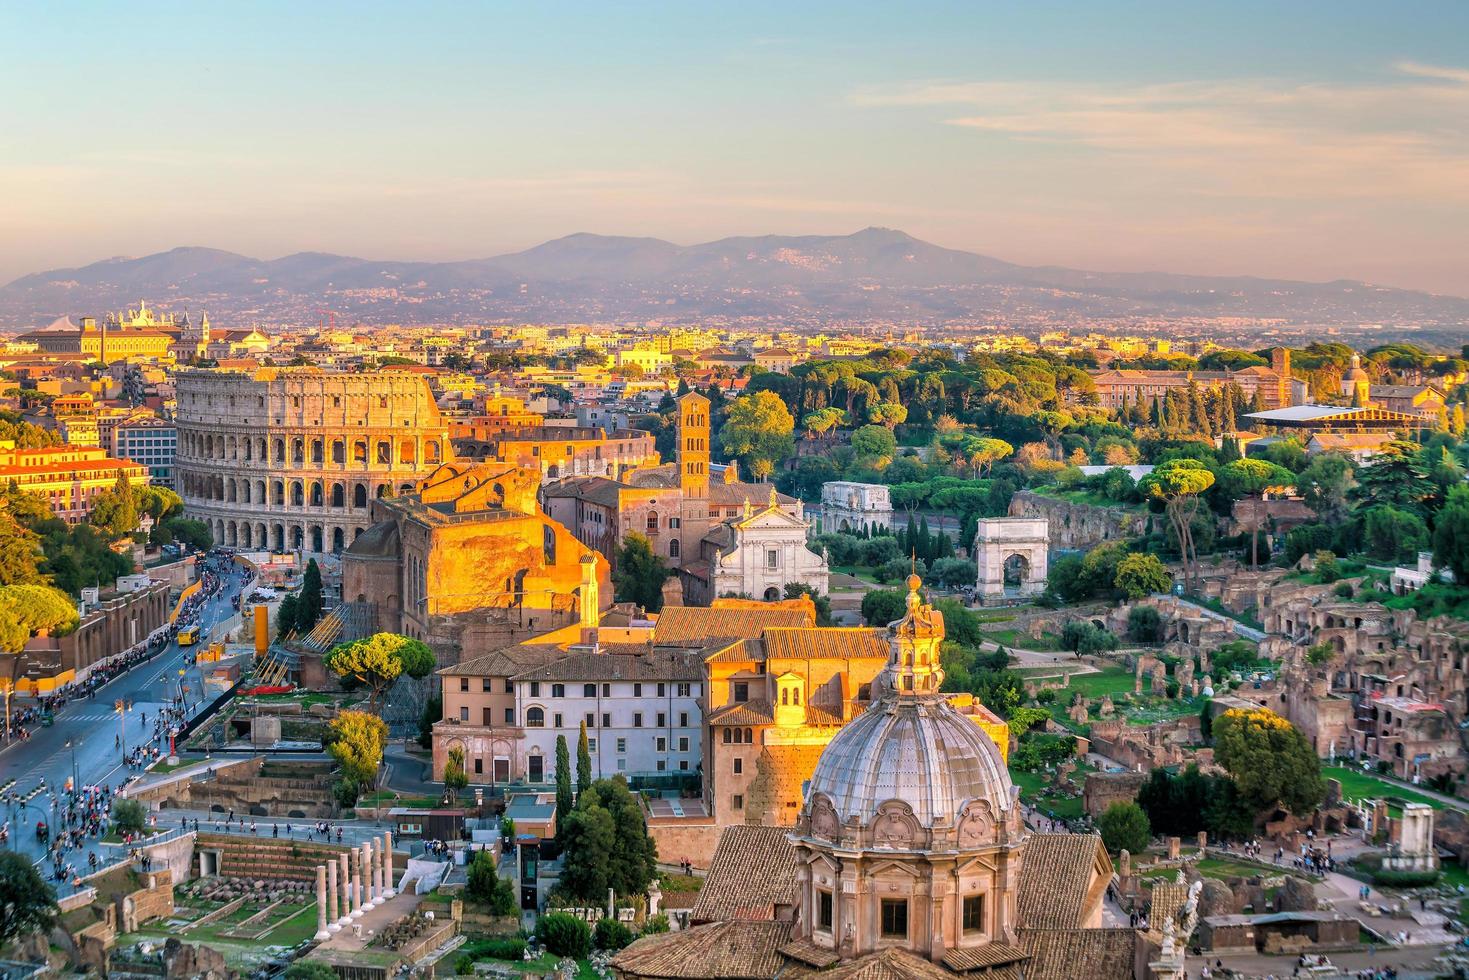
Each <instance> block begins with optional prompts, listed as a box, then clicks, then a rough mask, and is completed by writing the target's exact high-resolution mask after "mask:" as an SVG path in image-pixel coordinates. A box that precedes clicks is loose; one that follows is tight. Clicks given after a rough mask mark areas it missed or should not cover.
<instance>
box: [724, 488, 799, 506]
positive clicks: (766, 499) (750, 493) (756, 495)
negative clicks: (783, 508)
mask: <svg viewBox="0 0 1469 980" xmlns="http://www.w3.org/2000/svg"><path fill="white" fill-rule="evenodd" d="M775 499H776V502H777V503H782V504H786V505H790V504H794V503H795V502H796V498H795V497H788V496H786V495H785V494H783V493H777V494H776V495H775ZM747 500H748V501H749V502H750V506H751V507H768V506H769V505H770V484H768V483H713V482H711V483H710V484H709V501H710V503H715V504H721V505H725V506H728V505H730V504H743V503H744V502H745V501H747Z"/></svg>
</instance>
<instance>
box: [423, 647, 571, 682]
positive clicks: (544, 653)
mask: <svg viewBox="0 0 1469 980" xmlns="http://www.w3.org/2000/svg"><path fill="white" fill-rule="evenodd" d="M564 656H566V651H565V650H563V649H561V648H560V647H557V646H551V645H550V644H529V645H521V646H511V647H506V648H505V649H503V650H493V651H491V652H490V653H487V654H485V655H484V656H482V657H475V658H474V659H472V660H461V661H460V662H459V663H457V664H454V665H453V666H450V667H444V668H441V669H440V670H438V671H436V673H437V674H438V675H439V676H440V677H466V676H468V677H511V676H513V675H515V674H518V673H519V672H521V671H522V670H526V669H528V668H530V667H534V666H536V665H538V664H544V663H549V662H550V661H552V660H555V659H556V658H558V657H564Z"/></svg>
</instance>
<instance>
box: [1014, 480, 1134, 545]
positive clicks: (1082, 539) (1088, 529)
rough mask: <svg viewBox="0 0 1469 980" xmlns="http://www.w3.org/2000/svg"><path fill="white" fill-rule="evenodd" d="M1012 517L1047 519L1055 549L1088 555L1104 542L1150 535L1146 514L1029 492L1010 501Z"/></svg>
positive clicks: (1016, 495)
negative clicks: (1086, 553) (1082, 552)
mask: <svg viewBox="0 0 1469 980" xmlns="http://www.w3.org/2000/svg"><path fill="white" fill-rule="evenodd" d="M1009 516H1011V517H1035V518H1044V519H1045V521H1046V527H1047V530H1048V532H1049V535H1050V544H1051V548H1052V549H1061V550H1074V551H1089V550H1091V549H1092V548H1095V547H1096V546H1097V545H1099V544H1101V543H1102V542H1104V541H1119V540H1123V539H1126V538H1136V537H1140V536H1141V535H1144V534H1146V533H1148V524H1149V515H1148V513H1147V512H1146V511H1129V510H1123V509H1121V508H1114V507H1096V506H1093V505H1091V504H1079V503H1072V502H1071V501H1069V500H1061V499H1059V498H1056V497H1047V496H1045V495H1044V494H1039V493H1035V492H1033V491H1030V490H1021V491H1019V492H1018V493H1016V494H1015V495H1014V496H1013V497H1011V498H1010V511H1009Z"/></svg>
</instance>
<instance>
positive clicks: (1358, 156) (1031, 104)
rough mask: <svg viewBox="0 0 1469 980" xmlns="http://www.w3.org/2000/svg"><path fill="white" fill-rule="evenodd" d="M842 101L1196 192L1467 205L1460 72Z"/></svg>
mask: <svg viewBox="0 0 1469 980" xmlns="http://www.w3.org/2000/svg"><path fill="white" fill-rule="evenodd" d="M852 101H853V102H854V103H855V104H857V105H859V106H864V107H869V108H875V109H876V108H902V107H908V108H914V109H918V110H920V111H925V112H931V113H933V114H935V115H936V117H937V118H936V121H940V122H942V123H944V124H946V125H949V126H954V127H959V128H963V129H969V130H974V131H976V132H981V133H985V134H988V135H990V136H992V137H995V138H999V139H1004V140H1007V141H1011V142H1014V143H1017V144H1029V145H1037V144H1041V145H1049V146H1051V147H1053V148H1062V149H1065V148H1070V149H1071V150H1073V151H1076V152H1085V153H1089V154H1092V155H1093V156H1094V157H1095V158H1096V159H1097V161H1098V162H1101V163H1106V162H1114V163H1116V164H1118V165H1121V166H1126V167H1128V168H1132V169H1133V170H1134V171H1135V172H1139V173H1151V174H1154V175H1157V176H1158V178H1159V179H1161V180H1166V181H1169V182H1171V183H1173V184H1179V183H1182V182H1187V183H1189V184H1190V185H1191V190H1192V191H1193V192H1194V193H1197V194H1202V195H1236V196H1240V195H1242V196H1249V197H1258V198H1281V197H1291V198H1301V199H1311V200H1329V199H1380V200H1383V201H1393V200H1396V201H1401V200H1404V199H1413V200H1418V201H1423V202H1428V201H1442V202H1457V203H1461V204H1462V203H1469V124H1466V120H1469V69H1461V68H1456V67H1444V66H1437V65H1426V64H1419V63H1415V62H1402V63H1400V64H1397V65H1395V66H1394V73H1393V74H1391V75H1388V76H1386V77H1385V78H1383V79H1382V80H1380V81H1374V82H1372V83H1361V84H1354V85H1343V84H1321V83H1309V82H1298V81H1297V82H1288V81H1282V80H1279V79H1263V78H1257V79H1249V78H1247V79H1238V80H1226V81H1185V82H1172V83H1166V84H1155V85H1134V86H1121V85H1114V86H1107V85H1099V84H1064V83H1055V82H1034V83H1031V82H1015V81H979V82H953V81H932V82H923V83H917V84H913V85H908V86H904V87H900V88H897V89H889V90H882V89H865V90H859V91H858V92H857V93H855V94H854V95H853V97H852ZM945 110H947V111H945ZM939 113H942V115H939Z"/></svg>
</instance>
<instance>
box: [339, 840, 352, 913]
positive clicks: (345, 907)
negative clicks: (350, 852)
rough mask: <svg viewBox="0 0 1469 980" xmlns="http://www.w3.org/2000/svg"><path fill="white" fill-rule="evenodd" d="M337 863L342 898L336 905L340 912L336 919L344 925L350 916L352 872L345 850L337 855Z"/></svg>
mask: <svg viewBox="0 0 1469 980" xmlns="http://www.w3.org/2000/svg"><path fill="white" fill-rule="evenodd" d="M337 863H338V864H339V865H340V866H341V868H342V900H341V902H340V903H338V905H337V911H338V913H340V914H339V915H338V916H337V921H338V922H340V923H341V924H342V925H344V926H345V925H346V924H347V920H348V919H349V918H351V916H352V872H351V866H350V865H349V864H348V862H347V852H346V851H343V852H342V853H340V854H338V855H337Z"/></svg>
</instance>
